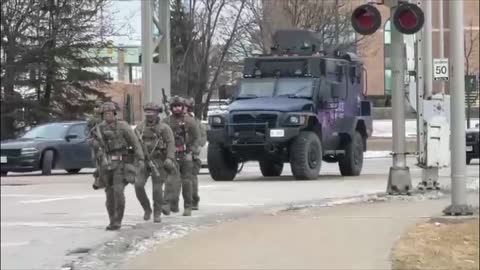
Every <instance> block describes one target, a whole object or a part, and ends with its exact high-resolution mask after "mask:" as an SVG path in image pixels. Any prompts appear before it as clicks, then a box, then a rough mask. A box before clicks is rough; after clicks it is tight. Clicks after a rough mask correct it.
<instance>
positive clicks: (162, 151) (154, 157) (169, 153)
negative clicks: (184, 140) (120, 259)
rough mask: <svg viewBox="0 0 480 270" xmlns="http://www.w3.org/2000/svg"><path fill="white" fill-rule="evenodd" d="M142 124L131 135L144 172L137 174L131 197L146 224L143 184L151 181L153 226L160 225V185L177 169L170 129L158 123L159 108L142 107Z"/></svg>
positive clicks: (147, 214) (152, 105)
mask: <svg viewBox="0 0 480 270" xmlns="http://www.w3.org/2000/svg"><path fill="white" fill-rule="evenodd" d="M143 110H144V112H145V121H143V122H141V123H140V124H139V125H137V127H136V128H135V134H136V135H137V136H138V137H139V140H140V143H142V144H143V145H142V149H143V152H144V155H145V157H146V158H145V161H146V162H147V164H146V166H145V168H143V170H142V171H140V172H139V175H138V176H137V179H136V181H135V194H136V195H137V199H138V201H139V202H140V204H141V205H142V207H143V210H144V211H145V214H144V216H143V219H144V220H149V219H150V216H151V214H152V208H151V206H150V201H149V200H148V196H147V193H146V192H145V183H146V181H147V179H148V177H149V176H151V177H152V190H153V192H152V193H153V194H152V197H153V222H155V223H157V222H161V219H160V215H161V212H162V205H163V184H164V183H165V181H166V179H167V175H168V174H175V171H176V169H177V165H176V160H175V139H174V137H173V132H172V129H171V128H170V127H169V126H168V125H166V124H165V123H161V122H160V118H159V116H158V114H159V113H161V112H162V111H163V108H162V107H161V106H159V105H157V104H155V103H153V102H150V103H147V104H145V106H144V108H143Z"/></svg>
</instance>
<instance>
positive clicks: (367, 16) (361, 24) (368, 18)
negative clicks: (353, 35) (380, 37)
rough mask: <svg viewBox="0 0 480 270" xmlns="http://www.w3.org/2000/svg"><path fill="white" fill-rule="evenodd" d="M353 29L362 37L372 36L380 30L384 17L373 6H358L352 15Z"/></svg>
mask: <svg viewBox="0 0 480 270" xmlns="http://www.w3.org/2000/svg"><path fill="white" fill-rule="evenodd" d="M351 20H352V27H353V29H355V31H356V32H357V33H359V34H361V35H371V34H373V33H375V31H377V30H378V28H379V27H380V25H381V24H382V15H380V12H379V11H378V9H377V8H376V7H374V6H372V5H369V4H365V5H361V6H358V7H357V8H356V9H355V10H354V11H353V13H352V18H351Z"/></svg>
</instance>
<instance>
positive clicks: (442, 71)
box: [433, 58, 448, 81]
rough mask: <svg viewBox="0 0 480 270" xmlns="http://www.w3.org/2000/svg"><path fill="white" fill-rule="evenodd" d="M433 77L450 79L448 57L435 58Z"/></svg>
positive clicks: (442, 79)
mask: <svg viewBox="0 0 480 270" xmlns="http://www.w3.org/2000/svg"><path fill="white" fill-rule="evenodd" d="M433 79H434V80H435V81H448V58H435V59H433Z"/></svg>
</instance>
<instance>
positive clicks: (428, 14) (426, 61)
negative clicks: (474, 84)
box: [417, 0, 438, 189]
mask: <svg viewBox="0 0 480 270" xmlns="http://www.w3.org/2000/svg"><path fill="white" fill-rule="evenodd" d="M421 6H422V9H423V13H424V15H425V22H424V25H423V31H422V39H423V40H422V47H420V49H421V50H422V56H423V59H422V61H420V62H423V66H424V70H423V76H424V80H423V82H424V87H422V88H423V91H424V92H423V98H422V99H421V100H419V102H420V103H423V100H424V99H429V98H431V97H432V93H433V46H432V0H423V1H422V5H421ZM417 68H418V67H417ZM421 107H422V111H419V110H417V113H420V114H421V115H422V117H419V118H418V122H419V123H418V124H419V125H420V126H422V127H421V129H419V130H418V132H419V131H422V133H423V134H422V135H424V134H425V133H424V131H425V130H424V128H423V127H424V124H425V121H424V118H423V106H421ZM420 140H421V144H420V145H421V146H422V147H424V146H425V143H426V142H425V139H424V136H422V137H420ZM422 150H425V148H422ZM426 154H427V155H428V153H426ZM420 164H421V166H422V181H421V183H420V186H419V188H421V189H423V188H426V189H435V188H436V187H437V186H438V167H428V166H426V165H425V164H426V162H425V160H422V162H421V163H420Z"/></svg>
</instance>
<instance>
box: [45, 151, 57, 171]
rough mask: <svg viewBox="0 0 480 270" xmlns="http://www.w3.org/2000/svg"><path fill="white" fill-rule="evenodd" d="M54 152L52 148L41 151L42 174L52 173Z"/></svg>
mask: <svg viewBox="0 0 480 270" xmlns="http://www.w3.org/2000/svg"><path fill="white" fill-rule="evenodd" d="M53 159H54V153H53V151H52V150H47V151H45V152H44V153H43V156H42V174H43V175H50V174H52V169H53V161H54V160H53Z"/></svg>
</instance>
